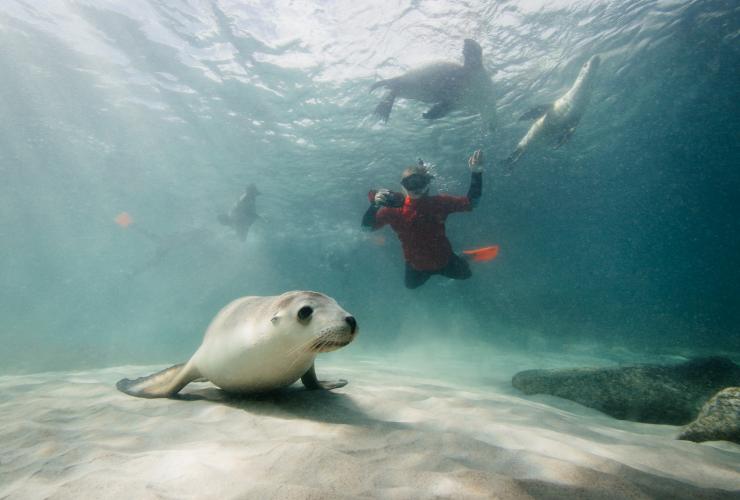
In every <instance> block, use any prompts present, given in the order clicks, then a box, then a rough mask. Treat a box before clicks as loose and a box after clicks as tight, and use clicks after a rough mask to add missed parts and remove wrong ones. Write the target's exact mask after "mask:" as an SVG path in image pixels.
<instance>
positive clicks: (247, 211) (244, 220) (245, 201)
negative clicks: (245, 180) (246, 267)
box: [218, 184, 261, 241]
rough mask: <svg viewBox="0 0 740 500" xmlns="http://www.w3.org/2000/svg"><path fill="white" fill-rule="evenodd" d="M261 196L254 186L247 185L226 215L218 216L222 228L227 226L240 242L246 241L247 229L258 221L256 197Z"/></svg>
mask: <svg viewBox="0 0 740 500" xmlns="http://www.w3.org/2000/svg"><path fill="white" fill-rule="evenodd" d="M258 194H261V193H260V192H259V190H258V189H257V186H255V185H254V184H247V187H246V189H245V190H244V193H243V194H242V195H241V196H240V197H239V199H238V200H237V201H236V203H234V206H232V207H231V210H229V213H228V214H220V215H219V216H218V220H219V222H220V223H221V224H223V225H224V226H229V227H231V228H233V229H234V231H236V235H237V236H238V237H239V239H240V240H241V241H245V240H246V239H247V233H249V228H250V227H252V224H254V221H256V220H257V219H260V216H259V215H257V195H258Z"/></svg>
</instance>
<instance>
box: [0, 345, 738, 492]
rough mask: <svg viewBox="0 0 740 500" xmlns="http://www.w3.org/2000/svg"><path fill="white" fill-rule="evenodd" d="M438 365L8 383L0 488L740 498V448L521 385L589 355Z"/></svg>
mask: <svg viewBox="0 0 740 500" xmlns="http://www.w3.org/2000/svg"><path fill="white" fill-rule="evenodd" d="M476 357H477V359H473V358H476ZM443 358H444V356H442V357H436V358H431V357H430V353H426V354H421V355H417V356H415V357H414V356H410V357H409V356H406V357H402V356H401V355H393V356H385V357H382V358H381V357H379V356H378V357H373V356H357V355H353V354H346V355H345V354H343V353H341V352H338V353H333V354H331V355H322V356H319V358H317V365H316V366H317V371H318V373H319V377H320V378H345V379H348V380H349V381H350V382H349V385H347V386H346V387H344V388H341V389H339V390H336V391H334V392H316V391H313V392H311V391H306V390H304V389H303V387H302V386H301V385H300V384H297V385H295V386H293V387H291V388H288V389H285V390H283V391H279V392H276V393H273V394H269V395H262V396H256V397H251V398H242V399H232V398H227V397H225V396H224V394H223V393H221V392H220V391H218V390H217V389H214V388H213V386H210V385H209V384H203V383H201V384H191V386H189V388H188V390H189V391H190V392H194V393H196V394H198V395H200V396H204V397H206V398H208V399H205V400H192V401H191V400H168V399H155V400H147V399H138V398H133V397H131V396H127V395H125V394H122V393H120V392H118V391H116V389H115V387H114V384H115V382H116V381H117V380H118V379H119V378H122V377H135V376H140V375H144V374H148V373H151V372H153V371H155V370H157V369H159V368H162V367H160V366H154V367H152V366H148V367H147V366H145V367H142V366H123V367H116V368H109V369H103V370H94V371H80V372H63V373H62V372H57V373H41V374H34V375H22V376H4V377H0V419H1V421H2V427H1V428H0V499H36V498H74V499H88V498H94V499H99V498H121V499H149V498H171V499H184V498H195V499H201V498H214V499H215V498H218V499H228V498H256V499H269V498H279V499H283V498H316V499H325V498H382V499H394V498H397V499H416V498H503V499H509V498H511V499H519V498H563V499H565V498H568V499H572V498H614V499H624V498H670V499H674V498H686V499H696V498H740V446H737V445H734V444H731V443H724V442H717V443H703V444H696V443H691V442H684V441H677V440H675V439H674V436H675V434H676V432H677V430H678V428H677V427H673V426H663V425H648V424H639V423H634V422H625V421H619V420H614V419H612V418H610V417H607V416H605V415H603V414H601V413H599V412H596V411H593V410H590V409H588V408H584V407H582V406H580V405H577V404H575V403H570V402H568V401H564V400H561V399H557V398H552V397H547V396H537V397H525V396H523V395H521V394H520V393H518V392H517V391H516V390H515V389H513V388H512V387H511V383H510V381H511V376H512V375H513V374H514V373H515V372H516V371H518V370H521V369H526V368H549V367H553V366H584V365H589V364H590V365H593V364H594V363H588V360H578V359H568V360H561V361H560V362H558V363H553V362H551V361H552V359H553V358H550V357H547V356H544V357H540V358H536V357H532V356H531V355H526V356H525V355H523V354H519V355H517V354H514V353H506V354H502V353H498V354H491V355H485V356H482V355H481V354H480V353H477V354H476V355H473V356H472V357H471V356H468V355H456V356H449V357H448V358H447V359H443ZM432 359H434V362H433V366H430V365H432V361H431V360H432ZM481 359H483V360H484V361H483V363H485V365H486V366H491V367H495V369H493V368H491V369H481V365H480V362H481ZM547 360H550V362H547Z"/></svg>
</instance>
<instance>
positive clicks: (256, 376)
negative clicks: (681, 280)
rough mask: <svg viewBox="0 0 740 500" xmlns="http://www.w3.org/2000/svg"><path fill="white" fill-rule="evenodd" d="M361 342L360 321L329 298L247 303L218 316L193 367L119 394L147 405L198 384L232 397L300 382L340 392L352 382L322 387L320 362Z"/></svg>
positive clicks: (128, 385) (294, 296)
mask: <svg viewBox="0 0 740 500" xmlns="http://www.w3.org/2000/svg"><path fill="white" fill-rule="evenodd" d="M356 335H357V322H356V321H355V318H354V317H353V316H352V315H350V314H349V313H348V312H347V311H345V310H344V309H342V308H341V307H340V306H339V304H337V302H336V301H335V300H334V299H332V298H331V297H328V296H327V295H324V294H321V293H318V292H310V291H292V292H286V293H284V294H282V295H278V296H272V297H242V298H240V299H236V300H234V301H233V302H231V303H230V304H228V305H226V306H225V307H224V308H223V309H221V311H219V312H218V314H216V316H215V317H214V318H213V320H212V321H211V324H210V326H209V327H208V329H207V330H206V333H205V336H204V338H203V343H202V344H201V345H200V347H199V348H198V350H197V351H196V352H195V354H193V356H192V357H191V358H190V360H189V361H187V362H186V363H182V364H178V365H174V366H171V367H170V368H166V369H164V370H162V371H160V372H157V373H154V374H152V375H149V376H147V377H141V378H138V379H135V380H130V379H122V380H120V381H119V382H118V383H117V384H116V387H117V388H118V389H119V390H120V391H122V392H125V393H126V394H130V395H131V396H137V397H142V398H167V397H175V396H176V394H177V393H178V392H179V391H180V390H181V389H182V388H183V387H185V386H186V385H187V384H188V383H190V382H192V381H194V380H198V379H207V380H209V381H211V382H212V383H213V384H215V385H217V386H218V387H220V388H221V389H223V390H225V391H227V392H232V393H255V392H265V391H270V390H273V389H278V388H281V387H286V386H288V385H291V384H292V383H293V382H295V381H296V380H298V379H299V378H300V379H301V380H302V381H303V384H304V385H305V386H306V387H307V388H308V389H335V388H337V387H342V386H344V385H346V384H347V381H346V380H338V381H334V382H323V381H319V380H318V379H317V378H316V371H315V369H314V358H315V357H316V355H317V354H318V353H321V352H329V351H334V350H337V349H339V348H341V347H344V346H346V345H347V344H349V343H350V342H352V340H354V338H355V336H356Z"/></svg>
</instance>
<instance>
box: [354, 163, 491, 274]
mask: <svg viewBox="0 0 740 500" xmlns="http://www.w3.org/2000/svg"><path fill="white" fill-rule="evenodd" d="M468 166H469V167H470V171H471V176H470V188H469V189H468V194H467V196H450V195H446V194H440V195H437V196H429V194H428V193H429V183H430V182H431V180H432V178H433V176H432V174H431V173H430V172H429V170H428V169H427V167H426V166H424V165H423V164H422V163H421V162H420V164H419V165H414V166H412V167H409V168H407V169H406V170H404V172H403V175H402V177H401V185H402V186H403V191H404V194H405V196H404V194H402V193H394V192H391V191H389V190H388V189H380V190H378V191H371V192H370V195H369V197H370V203H371V205H370V207H369V208H368V209H367V211H366V212H365V215H364V216H363V218H362V226H363V227H365V228H367V229H370V230H376V229H380V228H381V227H383V226H385V225H386V224H390V226H391V228H392V229H393V231H395V232H396V234H397V235H398V239H399V240H401V246H402V247H403V255H404V258H405V260H406V275H405V284H406V287H407V288H417V287H419V286H421V285H423V284H424V283H425V282H426V281H427V280H428V279H429V278H430V277H431V276H432V275H433V274H441V275H443V276H446V277H448V278H452V279H458V280H464V279H468V278H470V276H471V274H472V273H471V271H470V266H469V265H468V262H467V260H466V259H465V258H463V257H460V256H459V255H456V254H455V253H453V251H452V245H450V241H449V240H448V239H447V236H446V235H445V221H446V220H447V216H448V215H449V214H451V213H454V212H469V211H471V210H472V209H473V207H474V206H475V205H476V204H477V202H478V199H479V198H480V196H481V191H482V187H483V155H482V153H481V151H480V150H478V151H476V152H475V153H473V155H472V156H471V157H470V158H469V159H468ZM497 250H498V247H488V248H487V249H480V250H477V251H473V252H474V253H477V257H478V258H477V259H476V260H488V259H490V258H493V257H495V252H496V251H497ZM481 251H487V252H488V254H487V255H484V253H485V252H481ZM466 253H469V252H466ZM474 258H475V257H474Z"/></svg>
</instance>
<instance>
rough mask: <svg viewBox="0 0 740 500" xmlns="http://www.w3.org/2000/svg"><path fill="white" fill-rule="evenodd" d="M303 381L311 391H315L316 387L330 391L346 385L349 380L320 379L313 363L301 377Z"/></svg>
mask: <svg viewBox="0 0 740 500" xmlns="http://www.w3.org/2000/svg"><path fill="white" fill-rule="evenodd" d="M301 382H303V385H305V386H306V389H308V390H310V391H314V390H316V389H324V390H326V391H330V390H332V389H337V388H339V387H344V386H345V385H347V381H346V380H343V379H340V380H332V381H328V380H319V379H318V378H317V377H316V369H315V368H314V365H311V368H309V369H308V371H307V372H306V373H304V374H303V376H302V377H301Z"/></svg>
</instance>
